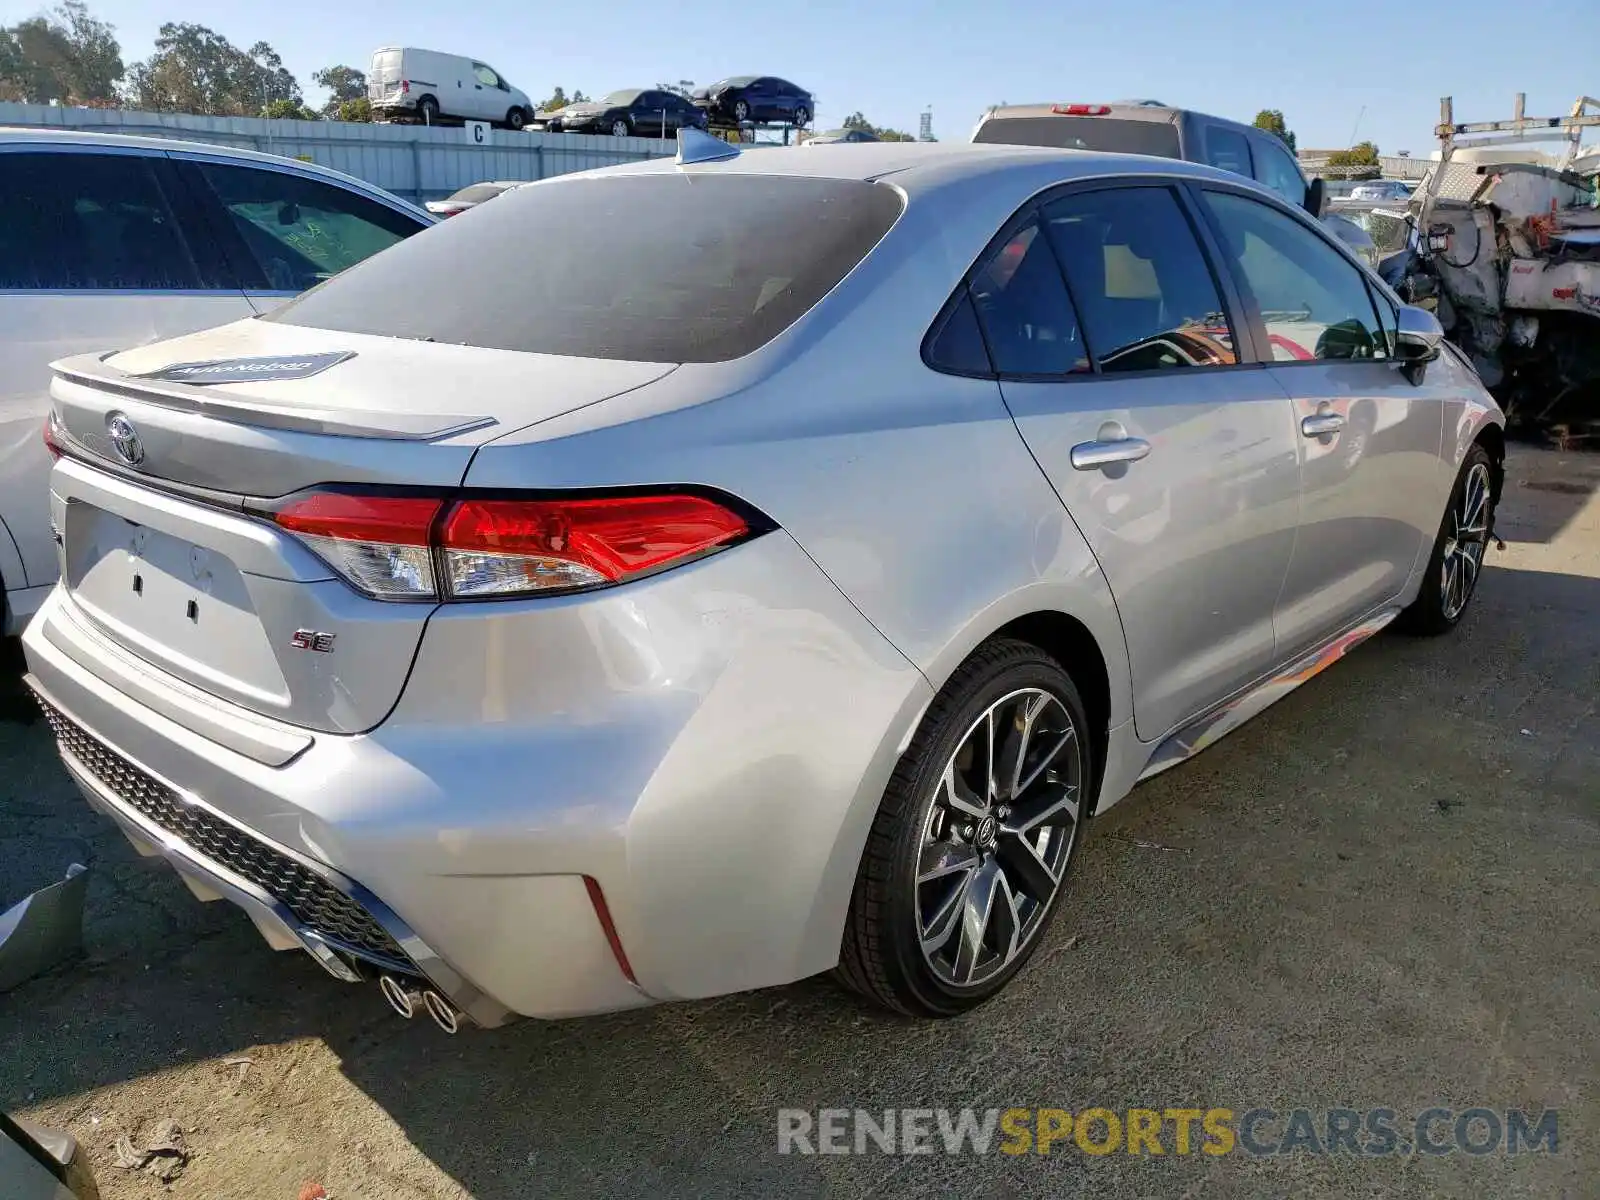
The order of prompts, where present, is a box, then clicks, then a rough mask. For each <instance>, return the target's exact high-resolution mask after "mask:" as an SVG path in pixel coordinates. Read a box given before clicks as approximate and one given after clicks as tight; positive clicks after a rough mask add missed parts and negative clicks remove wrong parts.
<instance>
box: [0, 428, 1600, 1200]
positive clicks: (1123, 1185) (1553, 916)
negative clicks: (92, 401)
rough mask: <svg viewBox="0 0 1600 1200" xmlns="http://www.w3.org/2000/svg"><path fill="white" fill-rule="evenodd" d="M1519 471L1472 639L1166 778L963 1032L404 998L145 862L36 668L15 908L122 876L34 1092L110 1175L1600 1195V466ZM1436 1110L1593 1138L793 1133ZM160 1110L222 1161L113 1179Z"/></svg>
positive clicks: (30, 1006)
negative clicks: (1427, 1147)
mask: <svg viewBox="0 0 1600 1200" xmlns="http://www.w3.org/2000/svg"><path fill="white" fill-rule="evenodd" d="M1511 473H1512V477H1513V478H1512V482H1511V484H1510V485H1509V487H1508V489H1507V497H1506V500H1505V503H1504V504H1503V506H1502V514H1501V532H1502V534H1503V535H1504V536H1505V538H1506V540H1507V542H1508V543H1509V547H1508V550H1507V551H1506V552H1505V553H1495V552H1491V555H1490V563H1491V569H1490V570H1489V571H1488V572H1487V573H1486V575H1485V577H1484V580H1483V585H1482V588H1481V590H1480V592H1479V594H1478V598H1477V600H1476V602H1475V605H1474V608H1473V611H1472V612H1471V614H1470V615H1469V617H1468V619H1467V620H1466V622H1465V623H1464V625H1463V627H1462V628H1461V629H1459V630H1457V631H1456V633H1455V634H1454V635H1453V636H1451V637H1449V638H1446V639H1444V640H1441V641H1426V642H1419V641H1411V640H1407V639H1405V638H1402V637H1398V636H1390V635H1385V636H1383V637H1380V638H1378V639H1375V640H1374V641H1373V642H1371V643H1369V644H1368V645H1367V646H1365V647H1363V648H1362V649H1360V650H1359V651H1357V652H1356V653H1354V654H1353V655H1352V656H1351V657H1350V658H1349V659H1347V660H1346V661H1345V662H1343V663H1341V664H1340V665H1339V666H1338V667H1336V668H1335V669H1334V670H1332V671H1329V672H1327V673H1326V674H1325V675H1323V676H1321V677H1319V678H1318V679H1316V680H1314V681H1312V682H1311V683H1310V684H1308V685H1307V686H1305V687H1304V688H1302V689H1300V690H1299V691H1298V692H1296V693H1295V694H1294V695H1292V696H1290V697H1289V698H1288V699H1286V700H1285V701H1283V702H1282V703H1281V704H1279V705H1277V706H1276V707H1275V708H1273V709H1272V710H1271V711H1269V712H1268V713H1267V714H1265V715H1264V716H1263V717H1261V718H1260V719H1258V720H1256V721H1255V722H1253V723H1251V724H1250V725H1248V726H1246V727H1245V728H1244V729H1242V730H1241V731H1239V732H1238V733H1236V734H1234V735H1232V736H1231V737H1229V738H1228V739H1227V740H1226V741H1224V742H1223V743H1222V744H1220V745H1219V746H1218V747H1216V748H1215V749H1212V750H1210V751H1208V752H1207V753H1206V754H1204V755H1202V756H1201V757H1199V758H1198V759H1196V760H1195V761H1194V762H1193V763H1191V764H1188V765H1187V766H1185V767H1182V768H1179V769H1178V770H1175V771H1172V772H1169V773H1167V774H1166V775H1163V776H1162V777H1161V778H1159V779H1157V780H1155V781H1153V782H1151V783H1150V784H1148V785H1146V786H1145V787H1143V788H1141V789H1140V790H1139V791H1138V792H1136V793H1135V795H1134V796H1133V797H1131V798H1129V799H1128V800H1127V801H1126V802H1124V804H1122V805H1121V806H1119V807H1118V808H1117V809H1116V810H1114V812H1113V813H1112V814H1111V815H1109V816H1108V817H1107V818H1106V819H1105V820H1104V821H1102V822H1100V823H1098V825H1097V828H1096V830H1095V833H1094V836H1092V837H1091V838H1090V840H1089V842H1088V844H1087V845H1086V846H1085V848H1084V852H1083V854H1082V856H1081V858H1080V860H1079V862H1080V865H1079V867H1078V871H1077V877H1076V879H1075V881H1074V883H1073V884H1072V886H1071V890H1070V893H1069V894H1068V897H1067V905H1066V908H1065V910H1064V911H1063V912H1062V914H1061V918H1060V919H1059V920H1058V921H1057V922H1056V924H1055V926H1054V927H1053V929H1052V930H1051V933H1050V935H1049V944H1048V945H1047V946H1046V947H1044V949H1043V951H1042V952H1041V954H1040V956H1039V958H1038V959H1037V960H1036V961H1035V963H1034V965H1033V966H1032V967H1031V968H1030V969H1029V970H1028V971H1027V972H1025V973H1024V975H1023V976H1022V977H1021V978H1019V979H1018V981H1017V982H1016V984H1015V985H1014V986H1013V987H1012V988H1011V989H1010V991H1008V992H1007V993H1006V994H1005V995H1004V996H1003V997H1001V998H1000V999H999V1000H997V1001H996V1002H994V1003H992V1004H990V1005H988V1006H987V1007H986V1008H984V1009H983V1010H981V1011H979V1012H978V1013H976V1014H973V1015H971V1016H969V1017H966V1018H964V1019H961V1020H958V1021H951V1022H946V1023H942V1024H913V1023H907V1022H904V1021H900V1020H896V1019H892V1018H889V1017H885V1016H882V1015H880V1014H878V1013H876V1012H873V1011H869V1010H868V1009H866V1008H864V1007H863V1006H861V1005H860V1004H858V1003H856V1002H855V1001H853V1000H852V999H850V998H849V997H848V996H845V995H844V994H842V993H840V992H838V991H836V990H835V989H834V988H833V987H832V986H831V985H829V984H828V983H826V982H825V981H820V980H819V981H808V982H806V983H802V984H798V985H796V986H793V987H790V988H783V989H779V990H775V991H770V992H763V993H758V994H754V995H747V996H740V997H734V998H730V999H725V1000H721V1001H716V1002H711V1003H701V1004H692V1005H682V1006H676V1007H668V1008H660V1009H654V1010H649V1011H644V1012H639V1013H632V1014H628V1015H625V1016H619V1017H614V1018H607V1019H599V1020H587V1021H575V1022H567V1023H561V1024H538V1023H522V1024H520V1025H517V1026H513V1027H510V1028H507V1029H504V1030H500V1031H496V1032H493V1033H482V1032H464V1033H463V1034H461V1035H460V1036H458V1037H456V1038H453V1039H452V1038H447V1037H445V1036H444V1035H443V1034H441V1033H440V1032H439V1031H437V1030H436V1029H434V1028H433V1027H432V1026H431V1025H426V1024H421V1023H416V1024H411V1025H408V1024H406V1023H404V1022H402V1021H400V1020H399V1019H397V1018H396V1017H394V1016H393V1014H391V1013H390V1012H389V1011H388V1009H387V1008H386V1007H385V1006H384V1005H383V1002H382V1001H381V999H380V998H379V996H378V994H377V991H376V989H370V988H363V989H359V990H358V989H351V988H347V987H345V986H343V985H341V984H338V983H336V982H334V981H333V980H332V979H330V978H328V977H327V976H326V975H324V974H323V973H322V972H321V971H320V970H319V969H318V968H317V967H316V966H314V965H313V964H312V963H311V961H310V960H309V959H308V958H306V957H305V956H303V955H296V954H274V953H272V952H270V951H268V950H267V949H266V948H265V947H264V945H263V944H262V943H261V941H260V939H259V938H258V937H257V936H256V934H255V932H254V930H253V928H252V927H251V926H250V925H249V923H248V921H247V920H246V919H245V918H244V917H243V915H242V914H240V913H238V912H237V911H236V910H234V909H232V908H230V907H229V906H227V905H225V904H213V905H201V904H199V903H196V902H195V901H194V900H193V899H192V897H191V896H190V895H189V893H188V892H187V891H186V890H185V889H184V887H183V886H182V885H181V884H180V883H179V882H178V880H177V879H176V877H175V876H173V875H172V874H171V873H170V872H168V871H167V870H165V869H164V868H162V867H160V866H159V865H152V864H149V863H146V862H144V861H141V860H140V859H138V858H137V857H136V856H135V855H134V854H133V852H132V851H131V849H130V848H129V847H128V845H127V844H126V843H125V842H124V841H123V840H122V839H121V837H120V835H118V834H116V833H115V832H114V831H113V830H112V829H111V827H110V825H109V824H108V823H107V822H106V821H104V820H103V819H101V818H99V817H97V816H95V815H93V814H92V813H91V812H90V811H89V809H88V808H87V807H86V806H85V805H84V804H83V802H82V801H81V800H80V799H78V798H77V796H76V795H75V794H74V792H73V789H72V787H71V785H70V784H69V783H68V781H67V779H66V777H65V775H64V774H63V773H62V771H61V769H60V767H59V766H58V765H57V763H56V761H55V758H54V754H53V749H52V746H51V744H50V740H49V737H48V735H47V733H46V730H45V728H44V726H43V724H42V722H40V721H37V720H30V719H29V716H30V713H29V709H28V706H27V705H26V704H25V703H24V702H23V701H22V698H21V697H20V696H19V695H17V694H16V684H15V682H14V679H11V678H8V679H7V680H6V682H5V684H4V686H5V688H6V689H8V691H7V694H6V696H5V697H4V698H3V704H4V711H3V713H0V716H3V718H4V720H0V764H3V765H0V797H3V801H0V904H5V903H10V902H11V901H13V900H15V899H16V898H18V897H20V896H21V895H22V894H24V893H26V892H27V891H29V890H32V889H33V888H35V887H38V886H41V885H42V884H44V883H47V882H50V881H51V880H52V879H53V878H56V877H57V876H58V873H59V872H60V871H61V870H62V869H63V868H64V867H65V865H66V864H67V863H68V862H70V861H72V860H74V859H77V860H81V861H89V862H92V863H93V864H94V870H95V875H94V881H93V886H92V888H91V891H90V899H89V909H88V917H87V925H86V938H87V954H86V956H85V958H84V959H83V960H81V961H79V962H77V963H75V964H73V965H70V966H68V967H66V968H64V969H62V970H60V971H58V972H56V973H55V974H53V975H51V976H49V977H47V978H43V979H39V980H35V981H33V982H31V983H29V984H27V985H25V986H23V987H22V988H20V989H18V990H17V991H15V992H13V993H11V994H9V995H6V996H0V1030H3V1031H4V1043H3V1046H4V1049H3V1051H0V1106H3V1107H5V1108H6V1109H8V1110H20V1111H22V1112H23V1113H25V1114H26V1115H28V1116H31V1117H33V1118H34V1119H36V1120H38V1121H40V1122H43V1123H47V1124H52V1125H55V1126H58V1127H65V1128H68V1129H70V1130H71V1131H72V1132H74V1133H75V1134H77V1135H78V1137H79V1138H80V1139H81V1140H82V1141H83V1142H84V1143H85V1145H86V1146H87V1147H88V1149H89V1151H90V1153H91V1155H92V1157H93V1161H94V1164H95V1168H96V1172H97V1174H98V1176H99V1179H100V1185H101V1188H102V1190H103V1192H104V1194H105V1196H106V1197H107V1200H127V1198H133V1197H153V1196H158V1195H172V1196H180V1197H182V1196H190V1197H197V1198H203V1200H233V1198H239V1200H278V1198H280V1197H282V1198H285V1200H294V1197H296V1196H297V1194H298V1193H299V1190H300V1187H301V1184H302V1183H303V1182H304V1181H307V1180H315V1181H318V1182H320V1183H322V1184H323V1185H324V1186H325V1187H326V1189H327V1191H328V1193H329V1194H330V1195H331V1196H332V1197H334V1198H335V1200H343V1198H345V1197H353V1196H372V1197H386V1198H394V1200H413V1198H422V1197H461V1196H473V1197H479V1198H482V1200H491V1198H495V1200H498V1198H513V1197H516V1198H522V1197H531V1196H539V1195H552V1194H554V1195H564V1194H583V1195H595V1196H600V1195H625V1196H629V1197H636V1196H640V1195H646V1196H655V1195H694V1196H730V1197H732V1196H748V1195H757V1194H760V1195H769V1196H785V1197H787V1196H810V1195H828V1194H834V1195H864V1194H868V1193H872V1194H894V1195H908V1194H914V1195H939V1194H943V1195H962V1196H973V1195H997V1196H1031V1195H1041V1196H1042V1195H1067V1194H1079V1193H1081V1192H1084V1191H1086V1190H1088V1189H1090V1188H1092V1189H1093V1191H1094V1193H1095V1194H1097V1195H1101V1196H1112V1197H1122V1196H1128V1197H1132V1196H1140V1197H1156V1196H1159V1197H1168V1196H1171V1197H1178V1196H1195V1195H1199V1194H1204V1195H1206V1196H1223V1197H1232V1196H1273V1197H1281V1196H1284V1195H1297V1196H1341V1197H1343V1196H1368V1195H1371V1196H1377V1195H1393V1196H1419V1197H1420V1196H1436V1195H1450V1196H1463V1197H1467V1196H1470V1197H1484V1196H1494V1197H1517V1196H1527V1197H1541V1198H1546V1197H1594V1196H1596V1195H1600V1185H1597V1184H1596V1183H1595V1180H1596V1179H1597V1178H1600V1159H1597V1156H1596V1153H1595V1146H1596V1139H1597V1137H1600V1103H1597V1099H1596V1085H1597V1083H1600V938H1597V937H1596V933H1597V928H1596V926H1597V921H1596V915H1595V914H1596V912H1597V911H1600V905H1597V900H1600V732H1597V714H1596V703H1597V700H1596V698H1597V695H1600V498H1597V497H1596V494H1595V493H1596V491H1597V489H1600V456H1583V455H1576V454H1573V455H1562V454H1556V453H1553V452H1544V451H1534V450H1529V449H1518V450H1516V451H1514V454H1513V460H1512V472H1511ZM14 675H15V668H14V667H13V668H12V669H11V676H14ZM1435 1104H1438V1105H1442V1106H1446V1107H1451V1108H1454V1109H1456V1110H1461V1109H1466V1108H1469V1107H1472V1106H1475V1105H1483V1106H1486V1107H1489V1108H1492V1109H1496V1110H1500V1111H1504V1110H1506V1109H1509V1108H1525V1109H1531V1110H1534V1112H1535V1113H1537V1112H1538V1111H1540V1110H1543V1109H1547V1108H1548V1109H1555V1110H1558V1112H1559V1150H1558V1152H1557V1153H1555V1154H1553V1155H1552V1154H1548V1153H1536V1154H1526V1153H1525V1154H1520V1155H1516V1156H1507V1155H1504V1154H1499V1153H1495V1154H1489V1155H1485V1156H1481V1157H1474V1156H1468V1155H1464V1154H1461V1153H1455V1154H1451V1155H1447V1156H1443V1157H1431V1156H1423V1155H1417V1154H1403V1153H1402V1154H1395V1155H1392V1156H1385V1157H1371V1156H1362V1157H1357V1156H1352V1155H1349V1154H1341V1155H1329V1156H1316V1155H1312V1154H1308V1153H1304V1152H1300V1153H1295V1154H1291V1155H1284V1156H1275V1157H1252V1156H1250V1155H1246V1154H1244V1153H1242V1152H1235V1153H1233V1154H1229V1155H1226V1156H1222V1157H1210V1156H1207V1155H1202V1154H1189V1155H1176V1154H1173V1153H1170V1149H1171V1147H1172V1141H1171V1135H1170V1133H1169V1134H1168V1142H1167V1144H1168V1147H1169V1153H1168V1154H1166V1155H1164V1156H1161V1157H1153V1156H1148V1155H1129V1154H1128V1153H1126V1152H1124V1151H1120V1150H1119V1151H1118V1152H1117V1153H1114V1154H1110V1155H1106V1156H1103V1157H1096V1156H1091V1155H1087V1154H1084V1153H1082V1152H1080V1151H1078V1150H1077V1149H1075V1148H1074V1147H1073V1146H1072V1145H1071V1144H1070V1142H1065V1143H1062V1144H1061V1145H1059V1146H1057V1147H1056V1152H1055V1153H1052V1154H1050V1155H1049V1156H1040V1155H1038V1154H1025V1155H1018V1156H1011V1155H1003V1154H998V1153H991V1154H988V1155H982V1156H979V1155H954V1156H951V1155H946V1154H943V1153H939V1154H934V1155H931V1156H926V1157H917V1156H909V1157H908V1156H891V1155H885V1154H881V1153H871V1154H867V1155H861V1156H855V1155H849V1156H809V1157H808V1156H797V1155H788V1156H780V1155H779V1154H778V1153H777V1150H776V1147H777V1117H776V1110H777V1109H778V1108H780V1107H785V1108H801V1109H817V1108H821V1107H842V1108H866V1109H875V1110H881V1109H884V1108H886V1107H903V1106H924V1107H952V1108H957V1107H961V1106H967V1105H971V1106H976V1107H979V1108H987V1107H1000V1108H1005V1107H1007V1106H1011V1105H1021V1106H1054V1107H1060V1108H1065V1109H1069V1110H1073V1111H1081V1110H1082V1109H1085V1108H1088V1107H1091V1106H1096V1105H1098V1106H1103V1107H1105V1108H1108V1109H1111V1110H1114V1111H1122V1110H1125V1109H1127V1108H1130V1107H1148V1108H1153V1109H1165V1108H1171V1107H1193V1108H1201V1109H1205V1108H1213V1107H1224V1108H1230V1109H1233V1110H1234V1111H1235V1113H1236V1114H1242V1113H1243V1112H1244V1111H1245V1110H1248V1109H1251V1108H1255V1107H1268V1108H1272V1109H1275V1110H1277V1111H1279V1112H1287V1111H1288V1110H1290V1109H1293V1108H1307V1109H1311V1110H1313V1111H1317V1112H1321V1111H1325V1110H1327V1109H1332V1108H1344V1107H1347V1108H1352V1109H1360V1110H1364V1109H1370V1108H1374V1107H1386V1108H1391V1109H1394V1110H1396V1112H1397V1113H1398V1114H1399V1120H1398V1121H1397V1125H1398V1126H1399V1127H1400V1129H1401V1130H1402V1136H1405V1135H1406V1134H1407V1133H1408V1132H1409V1128H1410V1126H1409V1124H1408V1123H1409V1121H1410V1120H1411V1118H1412V1116H1413V1115H1414V1114H1416V1113H1418V1112H1419V1111H1420V1110H1422V1109H1425V1108H1428V1107H1429V1106H1432V1105H1435ZM165 1118H172V1119H175V1120H177V1121H178V1123H179V1124H180V1125H181V1126H182V1127H183V1128H184V1130H185V1131H186V1135H187V1140H188V1142H189V1144H190V1146H191V1147H192V1151H193V1154H192V1158H191V1159H190V1160H189V1162H188V1165H187V1167H186V1168H185V1169H184V1170H183V1172H182V1173H181V1174H180V1175H179V1176H178V1177H177V1178H176V1180H175V1181H174V1182H172V1183H171V1184H169V1185H163V1184H162V1183H161V1182H159V1181H157V1180H156V1179H155V1178H153V1177H152V1176H150V1175H149V1174H147V1173H143V1172H129V1171H123V1170H119V1169H118V1168H117V1167H116V1166H115V1165H114V1162H115V1155H114V1152H113V1149H112V1148H113V1146H114V1144H115V1142H116V1141H117V1139H118V1137H119V1136H121V1135H123V1134H127V1135H129V1136H130V1137H131V1138H132V1140H134V1141H135V1142H141V1141H142V1140H144V1139H148V1138H149V1137H151V1136H152V1135H153V1132H154V1130H155V1129H156V1127H157V1126H158V1124H159V1123H160V1122H161V1120H163V1119H165ZM1264 1128H1266V1127H1264ZM1276 1128H1281V1124H1280V1126H1278V1127H1276ZM1442 1131H1443V1132H1446V1133H1447V1132H1448V1131H1447V1129H1445V1128H1443V1127H1442ZM1272 1136H1273V1137H1275V1136H1276V1135H1275V1134H1273V1135H1272ZM0 1191H4V1188H3V1187H0Z"/></svg>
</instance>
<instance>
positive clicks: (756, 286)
mask: <svg viewBox="0 0 1600 1200" xmlns="http://www.w3.org/2000/svg"><path fill="white" fill-rule="evenodd" d="M901 207H902V205H901V200H900V195H899V193H898V192H896V191H894V190H893V189H891V188H889V187H887V186H884V185H882V184H874V183H866V182H863V181H862V180H859V179H809V178H803V177H798V176H778V175H684V174H678V173H676V172H674V173H673V174H670V175H665V174H663V175H631V176H629V175H622V176H611V177H601V178H590V179H581V178H575V179H568V180H557V181H553V182H550V183H545V184H536V185H534V186H532V187H525V188H517V189H516V190H515V191H511V192H508V193H506V194H505V195H504V196H502V197H501V198H500V199H499V201H498V202H497V203H494V204H489V205H485V206H484V207H483V208H481V209H475V210H474V211H473V214H472V219H471V220H460V221H445V222H441V223H440V224H439V225H437V226H435V227H434V228H432V229H429V230H426V231H424V232H423V233H420V234H418V235H417V236H416V237H412V238H408V239H406V240H405V241H404V242H401V243H400V244H399V245H397V246H395V247H393V248H392V249H390V250H388V251H386V252H384V253H382V254H378V255H375V256H374V257H372V258H369V259H367V260H366V261H365V262H363V263H361V264H359V265H358V266H356V267H353V268H351V269H350V270H348V271H345V272H343V273H342V274H340V275H338V276H336V277H334V278H333V279H330V280H328V281H327V282H326V283H325V284H322V285H320V286H318V287H316V288H313V289H312V290H311V291H309V292H307V293H305V294H304V295H303V296H301V297H300V298H299V299H298V300H293V301H290V302H289V303H288V304H286V305H284V306H283V307H281V308H279V309H277V310H275V311H274V312H272V313H271V314H270V315H269V316H267V317H265V318H263V319H264V320H269V321H282V322H283V323H285V324H288V325H308V326H313V327H316V328H321V329H333V330H339V331H341V332H345V333H370V334H378V335H380V336H385V337H400V338H418V339H422V340H427V341H436V342H452V343H458V344H462V345H469V346H485V347H490V348H494V349H500V350H525V351H532V352H535V353H540V354H567V355H574V356H579V357H584V358H616V359H631V360H635V361H641V362H722V361H725V360H727V359H730V358H738V357H740V356H741V355H745V354H748V353H750V352H751V351H752V350H755V349H757V348H759V347H760V346H762V345H764V344H765V343H767V342H768V341H770V340H771V339H772V338H774V337H776V336H777V335H778V334H779V333H781V332H782V331H783V330H785V329H787V328H788V327H789V326H790V325H791V324H793V323H794V321H795V320H796V319H798V318H799V317H800V316H801V314H803V313H804V312H805V311H806V310H807V309H808V308H810V307H811V306H812V305H813V304H815V303H816V302H817V301H818V300H820V299H821V298H822V297H823V296H824V295H826V294H827V293H828V292H829V291H830V290H832V288H833V286H834V285H835V284H837V283H838V282H839V281H840V280H841V279H843V278H844V277H845V275H846V274H848V273H849V272H850V270H851V269H852V268H853V267H854V266H855V265H856V264H857V263H859V262H860V261H861V260H862V259H863V258H865V257H866V255H867V252H868V251H869V250H871V249H872V247H873V246H874V245H876V244H877V242H878V239H880V238H881V237H882V236H883V235H884V234H885V233H886V232H888V229H889V227H890V226H891V225H893V224H894V221H895V218H896V217H898V216H899V215H900V211H901Z"/></svg>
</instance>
